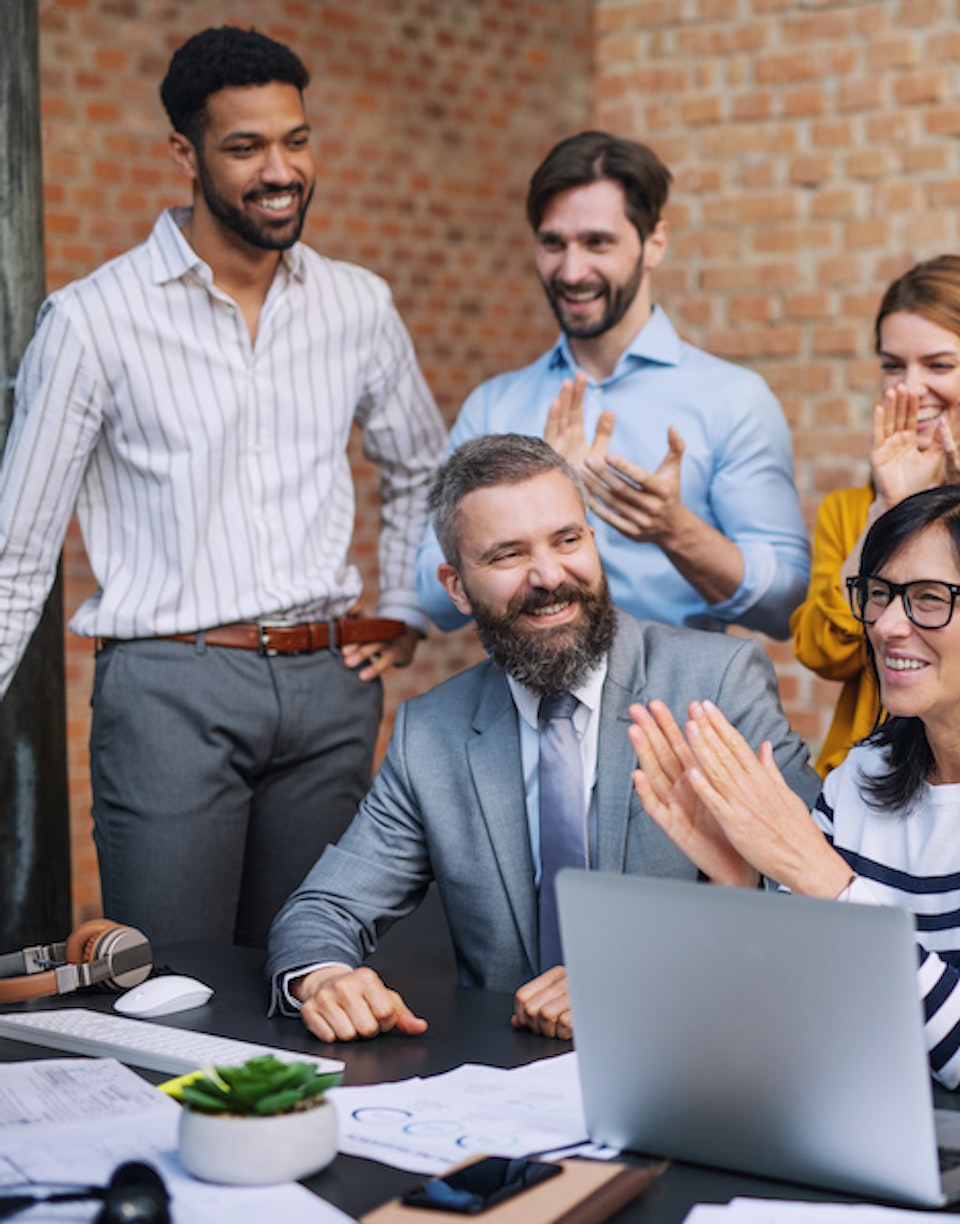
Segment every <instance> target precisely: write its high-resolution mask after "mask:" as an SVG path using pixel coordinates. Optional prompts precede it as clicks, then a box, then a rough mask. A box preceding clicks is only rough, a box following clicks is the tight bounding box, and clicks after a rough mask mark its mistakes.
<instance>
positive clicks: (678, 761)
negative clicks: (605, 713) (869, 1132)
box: [630, 485, 960, 1088]
mask: <svg viewBox="0 0 960 1224" xmlns="http://www.w3.org/2000/svg"><path fill="white" fill-rule="evenodd" d="M849 593H850V601H851V608H852V612H853V615H854V616H855V617H856V618H857V620H858V621H860V622H861V623H862V624H863V625H864V626H865V632H866V643H867V654H868V658H869V663H870V666H871V667H872V669H873V672H874V675H875V677H876V679H877V682H878V685H879V692H880V700H881V702H882V703H883V707H884V709H885V710H886V711H887V716H886V718H885V719H884V721H883V722H882V723H881V724H880V726H879V727H878V728H877V729H876V730H875V731H874V732H873V734H872V735H870V736H869V738H868V739H867V740H865V741H864V742H863V743H861V744H858V745H857V746H856V747H855V748H853V749H852V750H851V752H850V754H849V755H848V757H847V759H846V760H845V761H844V762H843V764H842V765H840V766H839V767H838V768H837V769H835V770H833V771H832V772H831V773H830V775H829V776H828V777H827V779H826V781H825V782H824V785H823V791H822V793H821V795H820V798H819V799H818V801H817V804H816V807H815V808H814V811H813V820H811V819H810V814H809V813H808V812H807V810H806V808H805V806H804V804H803V801H802V800H799V799H798V798H797V796H796V795H794V793H793V792H792V791H791V790H790V789H789V788H788V787H787V785H786V783H785V782H784V780H783V777H782V775H781V774H780V772H779V770H778V769H777V767H776V765H775V764H774V762H773V756H772V753H771V751H770V746H769V745H768V744H764V745H762V746H761V748H760V751H759V753H757V754H756V755H754V753H753V751H752V750H751V749H750V747H749V745H748V744H747V743H746V741H745V740H744V739H743V738H742V737H741V736H740V735H739V734H738V732H737V731H735V730H734V728H733V727H732V726H731V725H730V724H729V723H728V722H727V721H726V719H725V718H724V717H723V715H722V714H721V713H720V712H719V710H717V709H716V707H714V706H712V705H710V704H709V703H706V702H704V703H702V704H695V705H693V706H691V709H690V719H689V721H688V723H687V725H686V728H685V730H684V732H682V733H681V731H680V729H679V728H678V726H677V724H676V723H675V722H674V721H673V719H672V717H671V715H670V712H669V710H667V708H666V706H664V705H663V704H662V703H660V702H651V703H650V705H649V707H646V708H645V707H643V706H639V705H638V706H633V707H632V708H631V714H632V716H633V719H634V725H633V726H632V727H631V728H630V737H631V740H632V742H633V746H634V748H635V750H636V753H637V759H638V762H639V764H640V769H639V770H637V771H636V773H635V774H634V784H635V786H636V789H637V794H638V795H639V796H640V800H641V802H642V803H643V806H644V808H645V809H646V811H647V812H648V813H649V815H650V816H651V817H652V818H653V819H654V820H655V821H656V822H657V824H659V825H660V827H661V828H662V829H663V830H664V832H665V833H667V835H668V836H669V837H671V838H672V839H673V841H674V842H676V844H677V846H678V847H679V848H680V849H681V850H682V851H683V852H684V853H685V854H686V855H687V856H688V857H689V858H690V859H691V860H692V861H693V862H694V863H696V864H697V866H698V867H699V868H700V869H701V870H702V871H703V872H705V874H706V875H707V876H708V877H709V878H710V879H711V880H713V881H714V882H715V883H723V884H738V885H741V886H743V887H755V886H756V884H757V883H758V881H759V878H760V876H761V875H763V876H767V877H768V878H770V879H773V880H777V881H779V882H780V883H782V884H783V885H785V886H786V887H788V888H789V889H790V890H791V891H793V892H799V893H805V894H807V895H808V896H812V897H836V898H838V899H841V900H849V901H856V902H861V903H865V904H873V905H899V906H902V907H903V908H904V909H907V910H909V911H911V912H912V913H913V914H914V915H915V917H916V920H917V939H918V943H919V945H920V968H919V979H920V989H921V994H922V995H923V1000H924V1011H925V1016H926V1034H927V1045H928V1050H929V1056H930V1064H931V1068H932V1070H933V1073H934V1075H935V1076H936V1077H937V1078H938V1079H939V1080H941V1081H942V1082H943V1083H944V1084H946V1085H947V1086H948V1087H951V1088H955V1087H957V1086H958V1084H960V837H958V835H957V831H958V825H960V612H958V611H957V606H956V605H957V599H958V596H960V486H957V485H947V486H944V487H943V488H939V489H930V490H927V491H925V492H923V493H917V494H914V495H913V496H912V497H908V498H906V499H904V500H903V501H901V502H899V503H898V505H896V506H895V507H894V508H893V509H892V510H889V511H888V512H887V513H886V514H884V515H883V516H882V517H881V518H879V519H878V520H877V521H876V523H874V524H873V526H872V527H871V528H870V530H869V532H868V534H867V537H866V540H865V541H864V544H863V549H862V552H861V556H860V566H859V571H858V573H857V574H856V575H855V576H853V577H852V578H851V580H850V583H849Z"/></svg>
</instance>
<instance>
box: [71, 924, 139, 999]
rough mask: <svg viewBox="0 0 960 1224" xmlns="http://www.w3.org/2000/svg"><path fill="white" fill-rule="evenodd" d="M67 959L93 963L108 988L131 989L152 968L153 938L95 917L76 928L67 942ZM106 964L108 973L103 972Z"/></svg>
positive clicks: (80, 963) (101, 980)
mask: <svg viewBox="0 0 960 1224" xmlns="http://www.w3.org/2000/svg"><path fill="white" fill-rule="evenodd" d="M64 953H65V955H66V958H67V961H68V962H69V963H70V964H74V965H91V966H93V971H96V972H98V973H99V974H100V976H99V977H98V978H94V981H99V983H100V985H101V986H102V987H103V988H104V989H106V990H129V989H130V988H131V987H132V986H139V985H140V983H141V982H143V981H146V979H147V978H148V977H149V976H150V972H151V970H152V969H153V953H152V951H151V949H150V942H149V940H148V939H147V937H146V935H144V934H143V933H142V932H141V931H138V930H137V928H136V927H132V926H126V925H124V924H123V923H121V922H111V921H110V920H109V919H107V918H93V919H91V920H90V921H89V922H84V923H83V924H82V925H80V926H78V927H77V929H76V930H75V931H73V932H72V933H71V934H70V936H69V937H68V939H67V942H66V944H65V946H64ZM103 968H106V970H107V976H106V977H104V976H103V972H102V970H103Z"/></svg>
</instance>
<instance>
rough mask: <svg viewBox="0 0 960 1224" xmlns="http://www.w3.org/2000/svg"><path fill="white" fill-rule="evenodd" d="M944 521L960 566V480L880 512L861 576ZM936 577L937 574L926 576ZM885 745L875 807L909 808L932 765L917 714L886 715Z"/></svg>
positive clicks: (881, 728)
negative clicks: (884, 762)
mask: <svg viewBox="0 0 960 1224" xmlns="http://www.w3.org/2000/svg"><path fill="white" fill-rule="evenodd" d="M938 523H939V524H941V525H942V526H943V529H944V530H945V531H946V533H947V538H948V539H949V541H950V543H951V544H952V545H953V552H954V556H955V557H956V560H957V564H958V565H960V485H943V486H941V487H940V488H938V489H926V490H924V492H922V493H914V494H913V496H912V497H905V498H904V499H903V501H902V502H899V503H898V504H897V505H896V506H894V507H893V509H892V510H888V511H887V512H886V514H883V515H881V516H880V518H878V519H877V521H876V522H875V523H874V524H873V526H872V527H871V528H870V530H869V532H868V533H867V538H866V540H864V543H863V551H862V552H861V554H860V575H859V576H860V577H861V578H871V577H875V576H877V575H878V574H879V573H880V571H881V570H882V569H883V567H884V565H886V563H887V562H888V561H889V560H890V559H891V558H892V557H893V556H895V554H896V553H898V552H899V551H900V550H901V549H902V548H903V547H904V546H905V545H906V544H908V543H909V542H910V541H911V540H913V539H916V537H917V536H918V535H920V533H921V532H923V531H926V529H927V528H928V527H932V526H934V525H935V524H938ZM924 576H925V577H929V578H935V577H936V575H935V574H928V575H924ZM867 653H868V655H869V656H870V666H871V667H872V668H873V674H874V676H875V677H876V678H877V681H878V686H879V675H878V673H877V660H876V656H875V655H874V651H873V646H872V645H871V643H870V637H869V635H867ZM867 743H868V744H876V745H877V746H878V747H879V748H882V749H883V750H884V757H885V760H886V764H887V769H886V771H885V772H884V773H881V774H877V775H876V776H875V777H873V778H871V779H869V780H868V781H867V783H866V789H867V794H868V802H869V803H870V804H871V806H872V807H876V808H884V809H898V810H901V811H905V810H906V809H907V808H909V807H910V805H911V804H912V803H913V801H914V799H916V797H917V795H918V794H919V792H920V790H921V788H922V787H923V784H924V782H925V781H926V780H927V778H928V777H929V775H930V771H931V769H932V768H933V763H934V762H933V753H932V752H931V750H930V742H929V740H928V739H927V732H926V730H925V728H924V725H923V721H922V720H921V719H920V718H917V717H916V716H910V717H904V716H899V715H894V716H892V717H888V718H886V719H885V720H884V721H883V722H881V723H879V725H878V726H877V727H875V728H874V730H873V732H872V733H871V734H870V735H869V736H868V737H867Z"/></svg>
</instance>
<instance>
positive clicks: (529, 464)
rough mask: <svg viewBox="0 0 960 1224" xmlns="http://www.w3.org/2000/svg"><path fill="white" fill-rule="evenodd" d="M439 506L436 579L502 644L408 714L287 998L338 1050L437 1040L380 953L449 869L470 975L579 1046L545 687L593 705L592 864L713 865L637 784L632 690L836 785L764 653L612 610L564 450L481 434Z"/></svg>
mask: <svg viewBox="0 0 960 1224" xmlns="http://www.w3.org/2000/svg"><path fill="white" fill-rule="evenodd" d="M431 509H432V512H433V520H434V526H435V528H436V531H437V536H438V538H439V540H440V543H441V546H442V548H443V553H444V556H445V558H446V560H445V561H444V563H443V564H442V565H440V567H439V570H438V574H439V577H440V580H441V582H442V583H443V585H444V587H445V589H446V591H447V593H448V595H449V596H450V598H451V599H452V600H453V602H454V604H455V605H456V606H457V608H458V609H459V610H460V611H462V612H465V613H467V614H469V615H471V616H473V618H474V620H475V622H476V625H477V630H478V633H479V635H480V639H481V642H482V643H483V645H484V647H485V649H486V650H487V652H488V655H489V657H488V658H487V659H486V660H485V661H484V662H483V663H480V664H478V665H477V666H476V667H473V668H471V669H470V670H468V671H466V672H463V673H462V674H460V675H458V676H454V677H453V678H452V679H451V680H447V681H446V682H445V683H443V684H441V685H439V686H438V687H437V688H435V689H433V690H431V691H430V692H428V693H425V694H423V695H422V696H419V697H415V698H413V699H412V700H411V701H408V702H406V703H405V704H404V705H403V706H402V707H401V708H400V710H399V712H398V714H397V719H396V723H395V726H394V730H393V735H392V737H391V740H390V746H389V749H388V751H387V755H386V759H385V761H384V763H383V766H382V767H381V769H380V772H379V773H378V775H377V777H376V779H375V781H374V783H373V786H372V788H371V790H370V792H369V793H368V795H367V797H366V798H365V799H364V801H363V803H362V804H361V806H360V808H359V811H358V812H357V815H356V816H355V817H354V820H353V822H352V824H351V825H350V827H349V828H348V829H347V831H346V833H345V834H344V835H343V837H342V838H341V840H340V842H339V843H338V844H337V845H335V846H328V847H327V849H326V850H325V851H324V852H323V855H322V856H321V858H320V859H319V860H318V861H317V863H316V864H315V866H314V867H313V869H312V870H311V871H310V873H309V874H308V875H307V877H306V879H305V880H304V882H303V884H302V885H301V886H300V888H299V889H297V891H296V892H294V893H293V895H292V896H291V897H290V898H289V900H288V901H287V902H286V904H285V905H284V907H283V909H282V910H281V911H280V913H279V914H278V915H277V918H276V920H275V922H274V924H273V929H272V931H271V933H270V941H269V953H268V960H267V972H268V974H269V976H270V978H271V981H272V992H273V993H272V1002H271V1011H275V1010H277V1009H281V1010H285V1011H290V1010H296V1009H298V1008H299V1010H300V1014H301V1016H302V1018H303V1021H304V1023H305V1024H306V1025H307V1027H308V1028H309V1029H310V1030H311V1031H312V1032H313V1033H315V1034H316V1036H318V1037H319V1038H321V1040H324V1041H347V1040H351V1039H353V1038H355V1037H358V1036H363V1037H371V1036H374V1035H376V1034H377V1033H380V1032H386V1031H387V1030H389V1029H392V1028H396V1029H398V1030H400V1031H402V1032H404V1033H407V1034H414V1033H420V1032H423V1031H424V1029H425V1028H426V1027H427V1024H426V1021H425V1020H423V1019H421V1018H420V1017H418V1016H415V1015H414V1014H413V1013H412V1012H411V1011H410V1009H409V1008H408V1007H407V1005H406V1004H405V1003H404V1001H403V999H402V998H401V997H400V995H399V994H397V992H396V991H393V990H391V989H390V988H389V987H388V986H387V984H386V983H384V982H383V980H382V979H381V978H380V977H379V976H378V974H376V973H375V972H374V971H373V970H372V969H371V968H369V967H364V965H363V962H364V959H365V958H366V957H367V956H368V955H369V954H370V953H371V952H372V951H373V949H374V948H375V947H376V944H377V940H378V938H379V937H380V936H381V935H382V934H383V932H384V931H385V930H386V929H387V928H388V927H389V926H390V925H391V924H392V923H394V922H396V921H397V920H398V919H401V918H403V917H404V916H405V915H406V914H409V913H410V912H411V911H412V910H413V909H414V908H415V907H416V906H417V905H418V904H419V902H420V901H421V900H422V898H423V896H424V894H425V893H426V890H427V888H428V886H429V885H430V883H431V881H434V880H435V881H436V883H437V887H438V890H439V893H440V898H441V901H442V903H443V906H444V909H445V911H446V915H447V920H448V923H449V926H450V933H451V936H452V940H453V946H454V951H455V954H456V958H457V965H458V971H459V977H460V981H461V982H462V983H463V984H465V985H470V986H480V987H485V988H489V989H494V990H510V991H514V992H515V996H514V1003H515V1010H514V1016H513V1023H514V1024H515V1025H517V1026H519V1027H526V1028H530V1029H533V1030H534V1031H537V1032H540V1033H543V1034H545V1035H547V1036H557V1037H569V1036H570V1035H571V1026H570V1013H569V1004H568V1000H567V985H566V975H565V972H564V969H563V966H562V964H557V963H555V958H553V957H549V958H547V963H544V954H542V952H541V932H540V930H539V929H538V928H539V926H540V925H541V921H542V920H541V918H540V917H538V905H539V904H542V902H543V900H545V899H546V898H545V897H540V896H538V894H539V893H540V892H541V891H542V889H541V887H540V886H541V874H542V867H543V855H544V853H545V851H544V843H542V842H541V840H540V837H541V828H540V810H539V796H540V789H541V788H540V778H539V776H538V773H539V759H540V758H539V751H540V743H539V741H540V739H541V737H542V736H543V734H544V732H543V731H542V729H541V722H540V719H539V717H538V706H539V704H540V700H541V698H542V697H544V696H545V695H556V694H558V693H572V694H573V696H574V697H576V698H577V699H578V703H579V704H577V709H576V712H575V713H574V714H573V725H574V728H575V731H576V741H574V744H573V752H574V755H579V758H580V759H579V761H578V762H577V763H576V771H577V773H579V774H580V776H582V779H583V788H582V808H583V810H582V811H581V813H580V815H581V817H582V826H583V830H584V842H585V848H584V853H585V858H586V865H588V866H589V867H590V868H591V869H596V870H599V871H612V872H631V873H637V874H643V875H656V876H672V877H676V878H688V879H696V878H697V877H698V873H697V869H696V867H695V866H694V865H693V864H692V863H691V862H690V861H689V860H688V859H687V858H685V857H684V855H683V854H681V853H680V851H679V850H677V849H676V847H675V846H674V845H673V843H672V842H671V841H670V839H669V838H668V837H667V836H666V835H665V834H663V833H662V832H661V831H660V829H659V828H658V827H657V825H656V824H655V823H654V822H653V821H652V820H651V819H650V818H649V817H648V816H647V814H646V813H645V812H644V810H643V809H642V807H641V806H640V801H639V799H638V797H637V794H636V791H635V790H634V787H633V782H632V772H633V769H634V768H635V767H636V759H635V756H634V753H633V749H632V746H631V743H630V739H629V737H628V734H627V728H628V727H629V725H630V707H631V705H634V704H636V703H643V704H646V703H647V702H648V701H651V700H653V699H659V700H661V701H663V702H665V703H666V705H667V706H668V707H669V708H670V709H671V710H672V711H673V713H674V715H675V716H676V717H677V718H678V719H680V720H681V721H682V720H683V719H684V718H685V717H686V713H687V709H688V707H689V705H690V703H691V702H693V701H700V700H704V699H708V700H710V701H713V702H714V703H715V704H716V705H717V706H718V707H719V708H720V709H721V710H723V712H724V713H725V714H726V716H727V718H728V719H729V720H730V721H731V722H732V723H733V725H734V726H736V727H737V728H738V729H739V731H740V732H741V733H742V734H743V735H744V737H745V738H746V739H747V740H748V741H749V743H750V744H751V745H752V746H753V747H754V748H757V747H759V745H760V744H761V742H763V741H765V740H767V741H769V742H770V743H771V745H772V746H773V749H774V756H775V758H776V761H777V764H778V765H779V767H780V769H781V771H782V772H783V774H784V776H785V778H786V779H787V782H788V783H789V785H790V786H791V788H792V789H793V790H795V791H796V792H797V793H798V794H799V795H801V796H802V797H803V798H804V799H805V800H806V801H807V803H808V804H812V802H813V800H814V799H815V798H816V795H817V793H818V791H819V779H818V778H817V777H816V775H815V774H814V773H813V771H812V770H811V769H810V767H809V764H808V762H807V751H806V748H805V747H804V745H803V743H802V742H801V740H800V739H799V737H798V736H797V735H796V733H795V732H793V731H792V730H791V728H790V726H789V724H788V722H787V720H786V718H785V717H784V714H783V712H782V710H781V708H780V702H779V697H778V690H777V681H776V676H775V674H774V671H773V668H772V666H771V664H770V662H769V660H768V658H767V656H766V654H765V653H764V652H763V650H762V649H761V648H760V647H759V646H757V645H756V644H755V643H754V642H751V641H748V640H745V639H742V638H734V637H725V636H723V635H720V634H714V633H706V632H703V631H701V630H696V629H678V628H674V627H671V626H667V625H662V624H659V623H654V622H652V621H641V620H636V619H635V618H633V617H631V616H628V615H627V614H625V613H623V612H619V611H617V610H616V609H615V608H614V606H613V604H612V603H611V601H610V596H609V592H608V590H607V584H606V577H605V575H604V571H603V566H602V564H601V561H600V557H599V554H598V552H597V549H596V545H595V544H594V540H593V531H592V529H591V528H590V527H589V525H588V524H587V521H586V514H585V509H584V501H583V494H582V490H581V487H580V484H579V481H578V478H577V476H576V475H575V474H574V472H573V471H572V469H571V468H570V467H568V465H567V464H566V463H565V462H564V460H563V459H561V458H560V456H559V455H557V454H556V453H555V452H554V451H553V450H551V449H550V447H549V446H547V445H546V443H544V442H542V441H540V440H539V439H537V438H529V437H523V436H520V435H517V434H506V435H498V436H492V437H483V438H477V439H474V440H472V441H470V442H467V443H466V444H465V445H464V446H462V447H460V449H459V450H457V451H456V452H455V453H454V454H453V455H452V456H451V457H450V458H449V459H448V461H447V463H446V464H445V465H444V467H443V468H442V469H441V470H440V473H439V474H438V476H437V479H436V482H435V485H434V487H433V490H432V494H431ZM577 741H579V754H577V751H576V750H577ZM579 781H580V778H579V777H578V778H577V782H578V783H579ZM544 819H545V820H546V819H547V818H546V817H545V818H544ZM551 853H552V851H551ZM546 887H548V888H550V889H552V882H549V883H548V884H547V885H546ZM599 951H601V950H600V949H598V952H599Z"/></svg>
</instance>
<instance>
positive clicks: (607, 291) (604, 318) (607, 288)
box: [543, 251, 643, 340]
mask: <svg viewBox="0 0 960 1224" xmlns="http://www.w3.org/2000/svg"><path fill="white" fill-rule="evenodd" d="M642 279H643V251H641V252H640V258H639V259H638V260H637V266H636V267H635V268H634V270H633V273H632V274H631V276H630V279H629V280H628V281H627V282H626V283H625V284H622V285H617V286H616V288H612V287H611V285H610V283H609V282H608V281H602V282H598V284H602V287H603V292H604V296H605V297H606V309H605V310H604V312H603V314H602V315H601V317H600V319H599V321H598V322H597V323H591V324H585V325H583V326H580V327H578V326H577V325H576V324H571V323H570V322H569V321H568V320H567V318H566V316H565V315H564V313H563V302H564V299H563V296H562V291H561V282H560V280H559V278H558V277H554V278H553V279H552V280H551V281H550V282H549V284H548V283H547V282H543V289H544V292H545V293H546V295H547V301H548V302H549V303H550V309H551V310H552V311H553V313H554V317H555V318H556V320H557V322H558V323H559V324H560V327H561V329H562V330H563V331H564V332H565V333H566V334H567V335H568V336H569V337H570V339H571V340H594V339H596V337H597V336H602V335H604V333H605V332H608V331H610V330H611V329H612V328H614V327H616V326H617V324H618V323H619V322H620V320H621V319H622V318H623V316H624V315H625V314H626V313H627V311H628V310H629V309H630V307H631V306H632V305H633V299H634V298H635V297H636V296H637V293H638V291H639V289H640V282H641V280H642Z"/></svg>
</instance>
